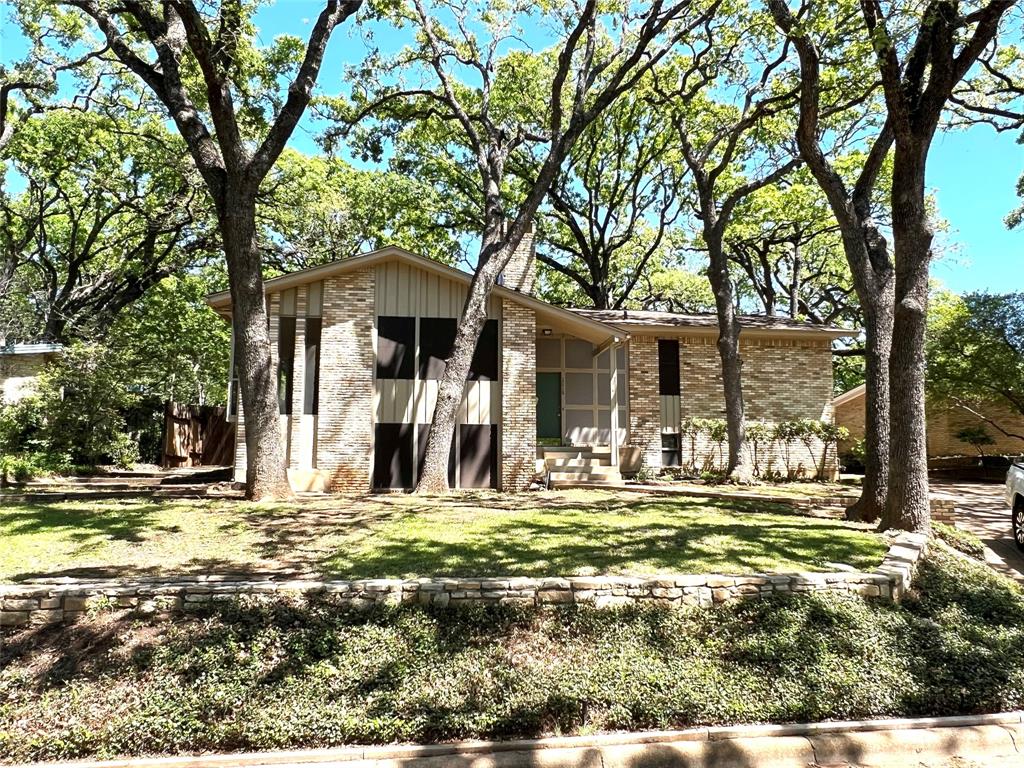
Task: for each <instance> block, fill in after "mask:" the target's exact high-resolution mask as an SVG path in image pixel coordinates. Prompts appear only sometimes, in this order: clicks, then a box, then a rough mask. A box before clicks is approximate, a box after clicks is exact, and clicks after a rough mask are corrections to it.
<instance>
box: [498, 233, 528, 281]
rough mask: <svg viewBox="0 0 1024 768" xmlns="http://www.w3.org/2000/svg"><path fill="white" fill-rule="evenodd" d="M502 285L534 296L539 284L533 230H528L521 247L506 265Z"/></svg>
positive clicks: (520, 242)
mask: <svg viewBox="0 0 1024 768" xmlns="http://www.w3.org/2000/svg"><path fill="white" fill-rule="evenodd" d="M501 282H502V285H504V286H505V287H506V288H511V289H513V290H515V291H519V292H520V293H528V294H531V295H532V294H533V289H534V285H535V284H536V282H537V265H536V254H535V253H534V244H533V228H532V227H531V228H530V229H529V230H527V232H526V234H525V235H524V236H523V239H522V240H520V241H519V247H518V248H516V250H515V252H514V253H513V254H512V258H510V259H509V260H508V264H506V265H505V271H504V272H502V280H501Z"/></svg>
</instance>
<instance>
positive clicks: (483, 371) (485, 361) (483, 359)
mask: <svg viewBox="0 0 1024 768" xmlns="http://www.w3.org/2000/svg"><path fill="white" fill-rule="evenodd" d="M469 378H470V380H471V381H497V380H498V321H497V320H488V321H487V322H486V323H484V327H483V330H482V331H480V338H479V339H478V340H477V342H476V349H475V350H474V351H473V364H472V365H471V366H470V368H469Z"/></svg>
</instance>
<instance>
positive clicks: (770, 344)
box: [654, 336, 838, 476]
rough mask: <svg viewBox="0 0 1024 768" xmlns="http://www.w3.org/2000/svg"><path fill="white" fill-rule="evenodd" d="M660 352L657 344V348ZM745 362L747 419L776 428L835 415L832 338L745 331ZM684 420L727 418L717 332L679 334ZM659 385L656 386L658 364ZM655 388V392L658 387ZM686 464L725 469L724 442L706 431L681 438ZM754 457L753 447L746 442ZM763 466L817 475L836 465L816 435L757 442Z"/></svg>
mask: <svg viewBox="0 0 1024 768" xmlns="http://www.w3.org/2000/svg"><path fill="white" fill-rule="evenodd" d="M655 353H657V349H656V348H655ZM740 356H741V359H742V361H743V405H744V411H745V416H746V420H747V422H764V423H765V424H767V425H769V426H772V427H774V425H776V424H778V423H779V422H783V421H796V420H801V419H811V420H816V421H817V420H822V421H830V420H831V419H832V406H831V402H832V348H831V343H830V341H828V340H819V339H789V338H777V337H771V336H761V337H747V338H745V339H744V338H743V337H742V336H741V337H740ZM679 376H680V380H681V381H680V404H679V405H680V407H679V411H680V418H681V420H683V421H685V420H686V419H693V418H701V419H724V418H725V395H724V391H723V385H722V368H721V359H720V357H719V354H718V347H717V338H716V337H714V336H692V337H683V338H680V339H679ZM654 386H655V387H657V369H656V368H655V379H654ZM655 392H656V390H655ZM680 447H681V452H682V461H683V464H684V465H687V466H689V465H691V464H692V465H693V466H695V467H696V468H697V469H698V470H701V471H712V470H720V469H722V468H723V464H724V461H725V458H727V456H728V453H727V447H726V445H725V444H719V443H717V442H712V441H710V440H709V439H707V438H706V437H697V438H695V439H694V438H688V437H685V436H684V437H683V439H682V441H681V446H680ZM747 450H748V452H750V457H751V459H752V461H753V459H754V455H753V452H754V450H755V446H754V445H753V444H752V443H751V444H749V445H748V446H747ZM756 450H757V456H756V462H755V463H756V465H757V468H758V470H760V471H761V472H764V473H769V474H779V475H799V476H812V475H814V474H815V473H816V472H817V471H818V468H819V467H821V466H822V465H823V464H824V467H825V473H826V475H830V476H831V475H833V474H834V473H835V472H836V470H837V467H838V462H837V459H836V451H835V449H834V448H830V449H829V451H828V455H825V454H824V446H823V445H822V443H821V442H820V441H817V440H813V441H811V442H810V445H805V444H804V443H803V442H800V441H796V442H794V443H792V444H790V445H788V446H786V445H782V444H779V443H777V442H773V441H765V442H762V443H761V444H759V445H757V446H756Z"/></svg>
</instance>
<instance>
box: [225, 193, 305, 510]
mask: <svg viewBox="0 0 1024 768" xmlns="http://www.w3.org/2000/svg"><path fill="white" fill-rule="evenodd" d="M218 208H219V209H220V213H219V219H220V231H221V234H222V236H223V238H224V255H225V257H226V258H227V264H228V278H229V281H230V287H231V304H232V327H233V329H234V333H235V368H236V370H237V371H238V382H239V387H240V389H241V395H242V408H243V414H244V418H245V448H246V498H248V499H253V500H256V501H259V500H262V499H271V498H282V497H284V498H287V497H290V496H291V495H292V491H291V486H290V485H289V484H288V474H287V472H286V471H285V460H284V444H283V441H282V436H281V423H280V416H279V407H278V402H277V371H276V370H275V369H274V367H273V365H272V362H273V361H272V357H271V354H270V331H269V328H268V321H267V307H266V302H265V299H264V289H263V274H262V263H261V260H260V254H259V249H258V248H257V246H256V203H255V199H254V198H253V197H251V196H247V195H244V194H241V193H237V192H236V193H234V194H232V193H230V192H229V193H226V194H225V201H224V205H222V206H218Z"/></svg>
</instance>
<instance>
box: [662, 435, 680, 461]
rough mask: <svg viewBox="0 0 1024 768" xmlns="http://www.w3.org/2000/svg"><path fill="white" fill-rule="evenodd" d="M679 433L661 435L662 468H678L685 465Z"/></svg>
mask: <svg viewBox="0 0 1024 768" xmlns="http://www.w3.org/2000/svg"><path fill="white" fill-rule="evenodd" d="M679 446H680V441H679V433H678V432H662V433H661V466H663V467H678V466H680V465H682V463H683V454H682V451H681V450H680V447H679Z"/></svg>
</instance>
